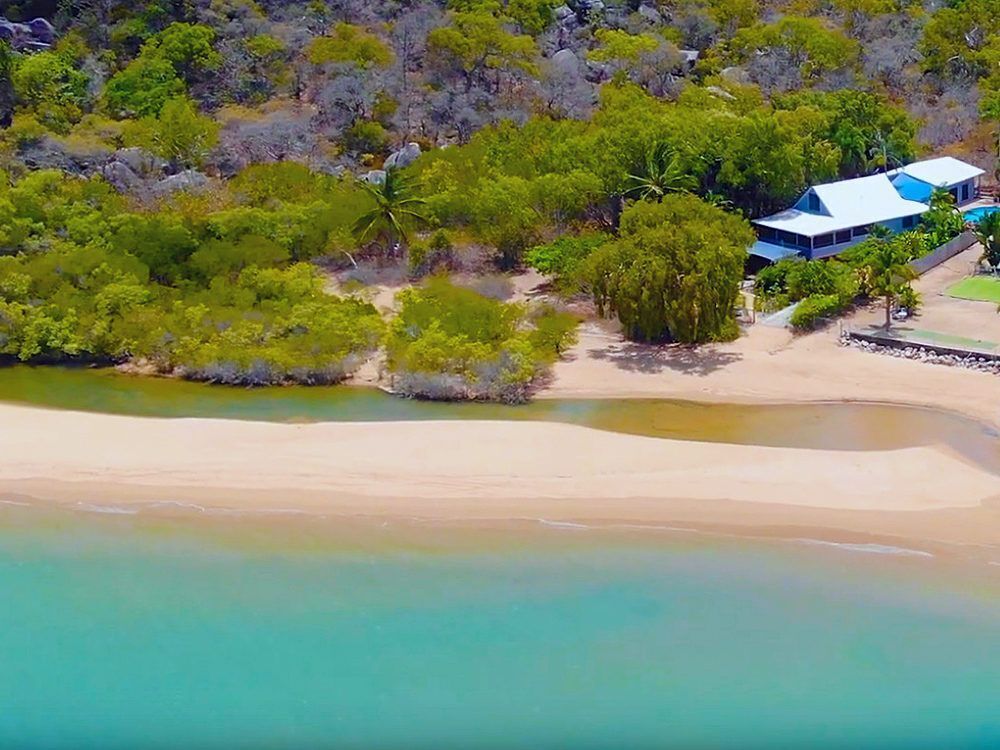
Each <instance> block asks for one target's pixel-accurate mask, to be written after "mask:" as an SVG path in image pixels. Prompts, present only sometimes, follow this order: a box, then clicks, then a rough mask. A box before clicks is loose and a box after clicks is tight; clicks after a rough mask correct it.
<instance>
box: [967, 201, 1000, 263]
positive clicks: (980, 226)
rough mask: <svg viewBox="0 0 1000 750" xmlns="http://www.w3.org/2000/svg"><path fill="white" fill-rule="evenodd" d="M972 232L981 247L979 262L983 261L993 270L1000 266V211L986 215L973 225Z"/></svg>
mask: <svg viewBox="0 0 1000 750" xmlns="http://www.w3.org/2000/svg"><path fill="white" fill-rule="evenodd" d="M973 231H974V232H975V233H976V239H978V240H979V242H980V244H982V246H983V256H982V258H980V260H985V261H986V262H987V263H989V264H990V266H992V267H993V268H996V267H997V266H1000V211H994V212H993V213H990V214H986V215H985V216H984V217H983V218H982V219H980V220H979V222H978V223H976V224H974V225H973Z"/></svg>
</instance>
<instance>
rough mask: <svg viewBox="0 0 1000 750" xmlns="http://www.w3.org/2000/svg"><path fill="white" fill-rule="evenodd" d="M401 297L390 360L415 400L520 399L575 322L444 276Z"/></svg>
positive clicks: (398, 383)
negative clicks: (457, 283)
mask: <svg viewBox="0 0 1000 750" xmlns="http://www.w3.org/2000/svg"><path fill="white" fill-rule="evenodd" d="M398 300H399V302H400V310H399V313H398V314H397V316H396V317H395V319H394V320H393V321H392V323H391V324H390V327H389V335H388V339H387V343H386V353H387V365H388V368H389V371H390V372H391V373H392V375H393V378H392V382H393V388H394V389H395V390H396V391H397V392H398V393H401V394H403V395H407V396H417V397H420V398H432V399H462V398H472V399H483V400H492V401H505V402H510V403H516V402H521V401H524V400H526V399H527V397H528V394H529V392H530V388H531V386H532V384H533V383H534V382H535V380H536V379H537V378H538V377H539V376H540V375H541V374H542V373H544V371H545V368H546V365H548V364H549V363H551V362H552V361H553V360H554V359H556V358H557V357H558V356H559V353H560V352H561V351H563V350H564V348H565V347H566V346H567V345H568V344H569V342H570V341H571V340H572V335H573V331H574V330H575V327H576V322H575V320H574V319H572V318H571V317H570V316H566V315H564V314H561V313H558V312H556V311H555V310H553V309H551V308H548V309H545V308H543V309H541V310H539V311H537V312H535V313H534V314H532V313H531V311H530V310H529V309H528V308H527V307H526V306H524V305H521V304H512V303H505V302H500V301H498V300H494V299H489V298H487V297H484V296H482V295H481V294H478V293H476V292H474V291H473V290H471V289H466V288H463V287H459V286H455V285H454V284H452V283H451V282H449V281H448V280H447V279H444V278H442V277H436V278H433V279H431V280H429V281H428V282H427V283H425V284H424V285H423V286H422V287H418V288H414V289H407V290H404V291H403V292H400V294H399V297H398Z"/></svg>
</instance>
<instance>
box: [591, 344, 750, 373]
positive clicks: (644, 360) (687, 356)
mask: <svg viewBox="0 0 1000 750" xmlns="http://www.w3.org/2000/svg"><path fill="white" fill-rule="evenodd" d="M587 356H589V357H592V358H593V359H600V360H606V361H608V362H611V363H612V364H614V365H615V366H616V367H619V368H621V369H622V370H628V371H630V372H644V373H654V374H655V373H658V372H663V371H664V370H672V371H674V372H680V373H684V374H688V375H699V376H704V375H711V374H712V373H713V372H716V371H717V370H721V369H722V368H723V367H726V366H727V365H731V364H734V363H736V362H739V361H740V360H741V359H743V355H742V354H739V353H738V352H720V351H717V350H716V349H714V348H713V347H708V346H706V347H695V346H686V345H683V344H666V345H660V346H657V345H653V344H637V343H635V342H631V341H623V342H616V343H613V344H608V345H606V346H602V347H598V348H595V349H589V350H588V351H587Z"/></svg>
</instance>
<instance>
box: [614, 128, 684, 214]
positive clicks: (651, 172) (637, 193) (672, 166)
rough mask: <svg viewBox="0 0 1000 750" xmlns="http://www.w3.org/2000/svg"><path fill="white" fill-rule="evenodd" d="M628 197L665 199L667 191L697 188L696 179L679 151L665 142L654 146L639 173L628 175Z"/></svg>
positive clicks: (675, 191)
mask: <svg viewBox="0 0 1000 750" xmlns="http://www.w3.org/2000/svg"><path fill="white" fill-rule="evenodd" d="M628 179H629V183H630V186H629V187H628V188H627V189H626V190H625V195H626V197H629V196H631V197H635V198H639V199H640V200H655V201H656V202H657V203H659V202H660V201H662V200H663V196H664V195H666V194H667V193H687V192H690V191H691V190H693V189H694V188H695V179H694V177H692V176H691V175H690V174H688V173H687V172H686V171H685V170H684V167H683V166H682V165H681V162H680V159H679V158H678V156H677V152H676V151H674V150H673V149H672V148H670V147H669V146H667V145H666V144H664V143H661V144H659V145H657V146H654V147H653V148H651V149H650V150H649V152H648V153H647V154H646V160H645V162H644V163H643V165H642V168H641V169H640V170H639V171H638V173H637V174H630V175H629V176H628Z"/></svg>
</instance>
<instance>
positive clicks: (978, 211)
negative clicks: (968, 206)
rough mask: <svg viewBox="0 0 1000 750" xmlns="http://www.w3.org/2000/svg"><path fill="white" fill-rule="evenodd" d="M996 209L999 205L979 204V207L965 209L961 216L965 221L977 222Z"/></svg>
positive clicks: (999, 209)
mask: <svg viewBox="0 0 1000 750" xmlns="http://www.w3.org/2000/svg"><path fill="white" fill-rule="evenodd" d="M997 211H1000V206H980V207H979V208H973V209H972V210H971V211H966V212H965V213H964V214H962V216H963V218H964V219H965V220H966V221H967V222H969V223H971V224H978V223H979V222H980V221H982V220H983V217H985V216H986V215H988V214H992V213H996V212H997Z"/></svg>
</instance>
